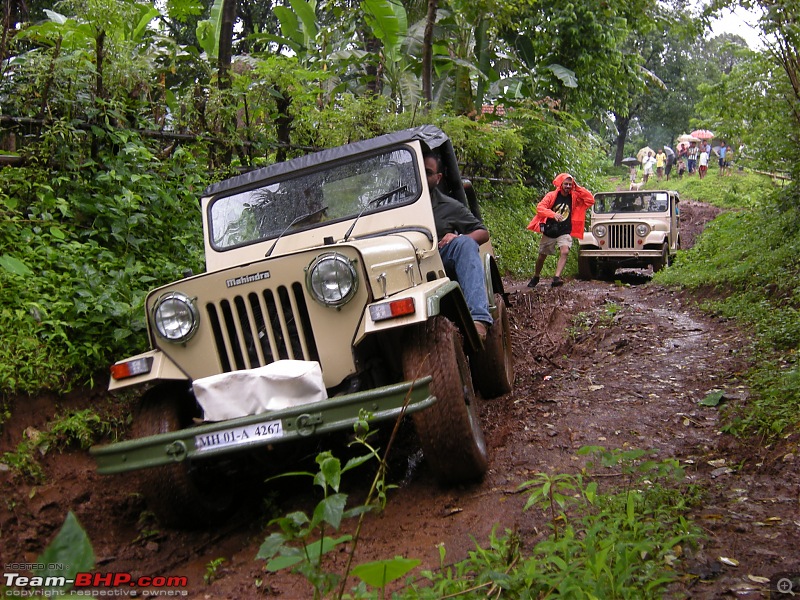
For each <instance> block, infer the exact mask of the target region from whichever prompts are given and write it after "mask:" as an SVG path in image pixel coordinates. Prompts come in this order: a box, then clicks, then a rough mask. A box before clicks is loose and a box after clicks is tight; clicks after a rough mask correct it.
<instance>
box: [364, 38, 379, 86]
mask: <svg viewBox="0 0 800 600" xmlns="http://www.w3.org/2000/svg"><path fill="white" fill-rule="evenodd" d="M381 47H382V46H381V41H380V40H379V39H378V38H376V37H375V36H374V35H369V34H367V35H366V39H365V40H364V49H365V50H366V51H367V52H368V53H369V54H375V55H379V54H380V51H381ZM366 71H367V93H368V94H373V95H375V96H378V95H380V93H381V92H382V91H383V59H380V60H378V61H376V62H375V63H372V62H370V63H368V64H367V67H366Z"/></svg>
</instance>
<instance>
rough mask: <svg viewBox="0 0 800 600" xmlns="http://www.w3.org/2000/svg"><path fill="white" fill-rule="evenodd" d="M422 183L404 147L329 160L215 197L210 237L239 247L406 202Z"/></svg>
mask: <svg viewBox="0 0 800 600" xmlns="http://www.w3.org/2000/svg"><path fill="white" fill-rule="evenodd" d="M421 187H422V184H421V178H420V177H419V174H418V172H417V167H416V161H415V157H414V154H413V153H412V151H411V150H409V149H407V148H399V149H393V150H391V151H386V152H384V153H381V154H377V155H372V156H368V157H366V158H365V157H360V158H359V159H357V160H355V161H350V162H343V163H328V164H326V165H323V166H322V168H320V169H316V170H305V171H302V172H301V173H299V174H298V175H297V176H294V177H292V176H290V177H288V178H283V179H280V180H274V179H273V180H268V181H265V182H264V184H263V185H261V186H258V187H255V188H252V189H248V190H246V191H242V192H238V193H234V194H232V195H229V196H222V197H220V198H217V199H215V200H214V201H213V202H212V203H211V205H210V206H209V209H208V210H209V223H210V226H211V227H210V229H211V231H210V234H209V235H210V236H211V243H212V245H213V246H214V247H215V248H217V249H218V250H226V249H229V248H233V247H237V246H244V245H247V244H252V243H256V242H261V241H264V240H269V239H272V238H277V237H279V236H281V235H283V234H285V233H288V232H289V231H299V230H305V229H312V228H315V227H323V226H326V225H329V224H330V223H333V222H339V221H345V220H348V219H355V218H357V217H358V216H359V215H361V214H369V213H371V212H378V211H381V210H385V209H387V207H392V206H397V205H402V204H408V203H411V202H414V201H415V200H416V199H417V198H418V197H419V195H420V191H421Z"/></svg>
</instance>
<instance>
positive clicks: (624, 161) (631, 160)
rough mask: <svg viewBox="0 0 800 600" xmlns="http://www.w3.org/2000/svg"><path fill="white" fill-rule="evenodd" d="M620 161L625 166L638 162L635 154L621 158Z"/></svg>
mask: <svg viewBox="0 0 800 600" xmlns="http://www.w3.org/2000/svg"><path fill="white" fill-rule="evenodd" d="M620 162H621V163H622V164H623V165H625V166H626V167H632V166H633V165H638V164H639V159H638V158H636V157H635V156H628V157H627V158H623V159H622V160H621V161H620Z"/></svg>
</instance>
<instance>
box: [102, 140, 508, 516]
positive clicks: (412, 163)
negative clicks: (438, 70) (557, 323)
mask: <svg viewBox="0 0 800 600" xmlns="http://www.w3.org/2000/svg"><path fill="white" fill-rule="evenodd" d="M429 150H433V151H436V152H438V153H439V154H440V156H441V157H442V160H443V163H444V168H445V178H444V180H443V181H442V184H441V185H442V187H443V188H444V189H443V191H444V192H445V193H447V194H448V195H450V196H452V197H455V198H457V199H459V200H460V201H461V202H464V203H465V204H466V205H467V206H469V207H470V209H471V210H472V211H473V212H476V211H477V210H478V207H477V202H476V201H475V197H474V193H472V194H470V190H471V188H470V187H469V186H468V185H467V187H466V188H465V186H464V183H463V182H462V180H461V178H460V174H459V170H458V165H457V163H456V158H455V155H454V152H453V148H452V145H451V143H450V140H449V139H448V138H447V137H446V136H445V134H444V133H443V132H442V131H440V130H439V129H437V128H435V127H432V126H423V127H418V128H415V129H410V130H406V131H400V132H397V133H392V134H388V135H384V136H381V137H378V138H375V139H372V140H367V141H363V142H357V143H352V144H348V145H346V146H342V147H339V148H334V149H330V150H324V151H322V152H318V153H315V154H310V155H308V156H304V157H302V158H297V159H293V160H290V161H288V162H285V163H280V164H275V165H272V166H269V167H266V168H263V169H260V170H257V171H253V172H250V173H247V174H245V175H241V176H238V177H234V178H232V179H229V180H226V181H223V182H221V183H217V184H214V185H211V186H210V187H209V188H208V189H207V190H206V191H205V193H204V195H203V197H202V199H201V208H202V213H203V225H204V232H205V248H206V272H205V273H203V274H200V275H194V276H191V277H188V278H186V279H183V280H180V281H177V282H174V283H170V284H168V285H165V286H163V287H160V288H158V289H156V290H154V291H152V292H151V293H150V294H149V295H148V297H147V299H146V311H147V323H148V333H149V339H150V346H151V350H149V351H148V352H145V353H143V354H140V355H138V356H134V357H132V358H128V359H125V360H122V361H119V362H117V363H116V364H115V365H114V366H113V367H112V368H111V382H110V386H109V388H110V389H111V390H121V389H126V388H132V387H136V388H140V389H141V391H142V395H141V397H140V400H139V406H138V410H137V411H136V413H135V415H134V419H133V425H132V432H131V437H132V439H129V440H126V441H122V442H119V443H114V444H109V445H105V446H97V447H94V448H92V450H91V453H92V455H93V456H94V458H95V460H96V462H97V465H98V471H99V472H100V473H103V474H112V473H122V472H127V471H138V472H139V476H140V480H141V490H142V493H143V494H144V496H145V497H146V499H147V500H148V503H149V504H150V507H151V508H152V510H153V511H154V512H156V514H157V515H159V517H160V518H161V519H162V520H163V521H164V522H167V523H173V524H197V523H198V522H203V521H207V520H210V519H212V518H214V517H216V516H218V515H220V514H221V513H223V512H225V510H226V508H227V507H228V505H229V503H230V501H231V494H230V493H229V491H228V490H227V489H226V488H227V487H228V486H227V485H226V483H225V481H230V479H231V477H232V475H233V474H234V473H235V472H236V469H237V467H238V466H239V465H240V463H241V462H244V461H240V459H242V458H243V457H244V456H245V453H248V454H250V455H252V454H254V453H255V454H257V455H258V459H259V460H260V461H262V462H264V461H266V462H267V463H269V461H270V455H271V454H270V453H271V451H272V450H273V449H274V448H276V447H278V446H279V445H286V444H302V445H306V446H308V445H309V444H310V443H311V440H314V439H315V438H318V437H319V436H322V435H326V434H329V433H331V432H337V431H342V432H347V431H350V432H352V431H353V427H354V425H355V424H356V422H357V420H358V419H359V416H360V415H363V414H367V415H368V417H369V419H370V421H371V422H373V423H375V424H380V423H389V425H390V426H391V424H392V423H393V422H394V421H395V420H396V419H398V417H400V416H401V415H402V414H410V415H411V416H412V418H413V422H414V425H415V427H416V430H417V432H418V435H419V439H420V444H421V446H422V450H423V453H424V456H425V459H426V461H427V463H428V464H429V465H430V468H431V470H432V471H433V473H434V474H435V476H436V477H437V479H438V480H439V481H441V482H444V483H455V482H462V481H469V480H476V479H479V478H481V476H482V475H483V474H484V473H485V471H486V468H487V450H486V444H485V443H484V439H483V434H482V431H481V427H480V424H479V422H478V417H477V414H478V413H477V410H476V402H477V400H476V394H475V392H474V391H473V390H474V388H473V382H474V386H475V387H476V388H477V389H478V391H479V392H480V393H481V394H482V396H483V397H495V396H499V395H502V394H504V393H507V392H509V391H510V390H511V387H512V384H513V379H514V371H513V360H512V353H511V339H510V330H509V321H508V317H507V314H506V307H505V295H504V290H503V285H502V281H501V278H500V274H499V271H498V268H497V265H496V264H495V260H494V257H493V254H492V249H491V246H490V244H489V243H486V244H484V245H483V246H482V247H481V253H482V257H483V264H484V266H485V283H486V294H487V296H488V299H489V305H490V310H491V313H492V316H493V319H494V325H493V326H492V327H491V328H490V329H489V333H488V336H487V338H486V339H485V341H482V340H481V338H480V336H479V335H478V333H477V331H476V329H475V326H474V324H473V321H472V318H471V317H470V314H469V311H468V309H467V305H466V302H465V300H464V296H463V294H462V291H461V288H460V287H459V284H458V283H457V282H455V281H451V280H450V279H448V277H447V276H446V275H445V270H444V268H443V265H442V261H441V258H440V256H439V252H438V250H437V242H438V240H437V238H436V228H435V226H434V220H433V212H432V209H431V204H430V195H429V189H428V187H427V182H426V177H425V171H424V165H423V152H426V151H429ZM310 448H311V449H313V448H314V446H313V445H312V446H310Z"/></svg>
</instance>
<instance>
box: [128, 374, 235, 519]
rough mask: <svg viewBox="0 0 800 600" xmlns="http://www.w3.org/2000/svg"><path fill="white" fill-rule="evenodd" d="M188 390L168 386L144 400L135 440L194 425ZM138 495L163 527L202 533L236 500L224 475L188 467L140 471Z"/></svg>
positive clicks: (184, 463) (179, 465) (134, 427)
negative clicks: (190, 529)
mask: <svg viewBox="0 0 800 600" xmlns="http://www.w3.org/2000/svg"><path fill="white" fill-rule="evenodd" d="M187 386H188V384H167V385H162V386H159V387H157V388H153V389H152V390H150V391H149V392H148V393H147V394H145V395H144V396H143V397H142V398H141V400H140V402H139V406H138V409H137V410H136V412H135V414H134V419H133V425H132V427H131V430H132V431H131V433H132V435H133V436H134V437H135V438H141V437H146V436H149V435H157V434H162V433H168V432H170V431H177V430H179V429H183V428H185V427H187V426H189V425H191V424H192V412H193V408H194V405H195V401H194V398H193V397H192V396H191V395H190V394H189V393H188V391H187V389H186V388H187ZM138 477H139V489H140V491H141V493H142V495H143V496H144V498H145V501H146V502H147V506H148V508H149V509H150V510H152V511H153V513H154V514H155V515H156V517H157V518H158V520H159V522H161V523H162V524H163V525H168V526H174V527H186V528H192V527H200V526H203V525H208V524H210V523H215V522H219V521H221V520H222V519H223V518H224V517H226V516H227V515H228V514H229V512H230V509H231V507H232V505H233V501H234V498H235V495H234V493H233V492H232V490H231V489H230V486H229V485H227V484H226V482H225V481H224V479H225V477H224V474H221V473H219V472H217V471H216V470H215V471H212V470H210V469H209V468H208V467H207V466H204V465H192V464H190V463H189V461H182V462H177V463H175V464H170V465H163V466H159V467H151V468H148V469H142V470H141V471H139V472H138Z"/></svg>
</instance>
